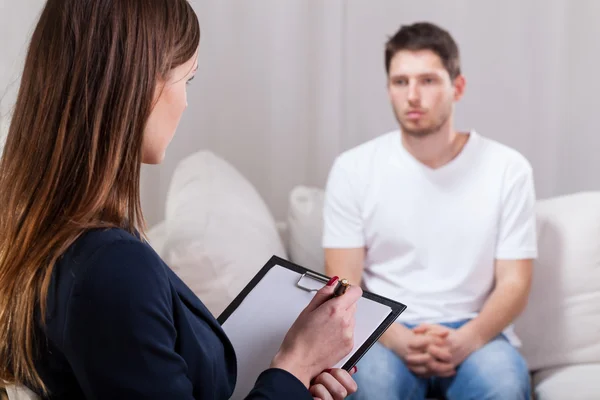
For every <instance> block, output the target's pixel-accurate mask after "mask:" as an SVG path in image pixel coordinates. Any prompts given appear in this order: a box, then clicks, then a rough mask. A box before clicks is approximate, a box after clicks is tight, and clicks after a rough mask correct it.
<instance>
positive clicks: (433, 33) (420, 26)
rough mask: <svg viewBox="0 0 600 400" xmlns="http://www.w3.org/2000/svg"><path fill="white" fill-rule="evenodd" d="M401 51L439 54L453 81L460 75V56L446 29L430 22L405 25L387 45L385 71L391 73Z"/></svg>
mask: <svg viewBox="0 0 600 400" xmlns="http://www.w3.org/2000/svg"><path fill="white" fill-rule="evenodd" d="M401 50H412V51H418V50H431V51H433V52H434V53H435V54H437V55H438V56H439V57H440V59H441V60H442V63H443V64H444V68H445V69H446V71H448V74H449V75H450V78H451V79H454V78H456V77H457V76H459V75H460V54H459V52H458V46H457V45H456V42H455V41H454V39H453V38H452V36H451V35H450V33H448V31H446V30H445V29H442V28H440V27H439V26H437V25H435V24H432V23H430V22H417V23H414V24H412V25H403V26H401V27H400V29H399V30H398V32H396V33H395V34H394V36H392V37H391V38H389V40H388V41H387V43H386V44H385V70H386V72H387V73H388V74H389V73H390V64H391V62H392V58H393V57H394V56H395V55H396V53H398V52H399V51H401Z"/></svg>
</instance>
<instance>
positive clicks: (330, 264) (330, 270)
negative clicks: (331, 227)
mask: <svg viewBox="0 0 600 400" xmlns="http://www.w3.org/2000/svg"><path fill="white" fill-rule="evenodd" d="M364 263H365V249H364V247H360V248H353V249H325V273H326V274H327V275H328V276H338V277H339V278H340V279H341V278H346V279H348V280H349V281H350V284H352V285H355V286H360V284H361V280H362V273H363V270H364Z"/></svg>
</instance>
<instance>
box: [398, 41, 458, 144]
mask: <svg viewBox="0 0 600 400" xmlns="http://www.w3.org/2000/svg"><path fill="white" fill-rule="evenodd" d="M464 85H465V81H464V78H463V77H462V76H458V77H457V78H455V79H454V81H452V80H451V79H450V75H449V74H448V71H446V69H445V68H444V65H443V64H442V60H441V59H440V57H439V56H438V55H437V54H435V53H434V52H433V51H431V50H417V51H411V50H401V51H399V52H398V53H396V54H395V55H394V57H393V58H392V61H391V63H390V71H389V76H388V92H389V96H390V100H391V102H392V106H393V107H394V112H395V114H396V118H397V119H398V122H399V123H400V127H401V128H402V131H403V132H404V133H406V134H408V135H411V136H417V137H422V136H426V135H430V134H432V133H435V132H438V131H439V130H440V128H441V127H442V126H444V124H446V123H447V122H448V120H449V118H450V116H451V115H452V112H453V110H454V102H455V101H457V100H458V99H459V98H460V97H461V96H462V93H463V90H464Z"/></svg>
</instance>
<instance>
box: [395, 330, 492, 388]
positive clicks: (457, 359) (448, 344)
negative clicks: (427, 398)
mask: <svg viewBox="0 0 600 400" xmlns="http://www.w3.org/2000/svg"><path fill="white" fill-rule="evenodd" d="M482 345H483V344H482V343H481V341H480V340H479V339H478V338H477V336H476V335H475V334H473V333H472V332H470V331H469V330H468V329H464V328H460V329H451V328H447V327H444V326H441V325H434V324H421V325H419V326H417V327H415V328H413V329H411V330H410V334H409V335H408V340H407V342H406V347H405V350H404V353H405V354H401V356H402V358H403V359H404V362H405V363H406V366H407V367H408V368H409V369H410V370H411V371H412V372H413V373H414V374H415V375H417V376H420V377H431V376H437V377H443V378H446V377H451V376H453V375H454V374H456V368H457V367H458V365H460V364H461V363H462V362H463V361H464V360H465V359H466V358H467V357H468V356H469V355H470V354H471V353H473V352H474V351H475V350H477V349H478V348H480V347H481V346H482Z"/></svg>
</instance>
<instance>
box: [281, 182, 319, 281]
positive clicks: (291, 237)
mask: <svg viewBox="0 0 600 400" xmlns="http://www.w3.org/2000/svg"><path fill="white" fill-rule="evenodd" d="M323 202H324V191H323V189H319V188H316V187H308V186H297V187H295V188H294V189H293V190H292V192H291V193H290V199H289V209H288V220H287V222H288V226H287V228H288V230H287V240H288V245H287V248H288V253H289V257H290V260H291V261H292V262H294V263H296V264H298V265H302V266H303V267H306V268H308V269H312V270H313V271H317V272H321V273H323V272H324V271H325V257H324V254H323V249H322V246H321V236H322V232H323Z"/></svg>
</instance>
